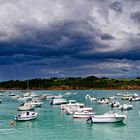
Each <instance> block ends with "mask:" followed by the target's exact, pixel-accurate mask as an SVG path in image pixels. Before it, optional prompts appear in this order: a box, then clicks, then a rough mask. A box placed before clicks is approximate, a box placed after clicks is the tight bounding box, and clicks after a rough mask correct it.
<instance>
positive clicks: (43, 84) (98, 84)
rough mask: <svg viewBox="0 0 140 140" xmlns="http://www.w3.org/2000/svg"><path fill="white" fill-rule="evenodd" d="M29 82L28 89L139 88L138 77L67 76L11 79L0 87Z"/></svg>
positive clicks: (22, 88)
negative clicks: (22, 79) (21, 79)
mask: <svg viewBox="0 0 140 140" xmlns="http://www.w3.org/2000/svg"><path fill="white" fill-rule="evenodd" d="M27 83H29V88H30V89H140V78H139V77H138V78H136V79H110V78H106V77H103V78H97V77H95V76H89V77H85V78H82V77H68V78H56V77H53V78H49V79H45V78H43V79H42V78H39V79H31V80H28V82H27V80H24V81H19V80H15V81H14V80H11V81H5V82H0V89H20V90H26V89H27V87H28V85H27Z"/></svg>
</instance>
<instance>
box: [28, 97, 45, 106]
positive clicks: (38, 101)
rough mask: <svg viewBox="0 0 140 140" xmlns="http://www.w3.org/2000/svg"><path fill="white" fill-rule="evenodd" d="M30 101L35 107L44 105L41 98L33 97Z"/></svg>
mask: <svg viewBox="0 0 140 140" xmlns="http://www.w3.org/2000/svg"><path fill="white" fill-rule="evenodd" d="M29 103H30V104H31V105H33V106H35V107H41V106H42V105H43V102H42V101H41V100H39V99H32V101H30V102H29Z"/></svg>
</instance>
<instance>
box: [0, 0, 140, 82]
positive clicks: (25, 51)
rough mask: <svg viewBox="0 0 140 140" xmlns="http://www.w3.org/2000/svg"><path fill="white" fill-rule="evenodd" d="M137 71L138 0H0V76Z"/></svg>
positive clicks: (105, 74) (126, 74) (121, 75)
mask: <svg viewBox="0 0 140 140" xmlns="http://www.w3.org/2000/svg"><path fill="white" fill-rule="evenodd" d="M89 75H95V76H97V77H111V78H118V77H119V78H125V77H128V78H133V77H137V76H140V0H0V81H4V80H12V79H13V80H16V79H19V80H21V79H22V80H24V79H32V78H48V77H70V76H81V77H85V76H89Z"/></svg>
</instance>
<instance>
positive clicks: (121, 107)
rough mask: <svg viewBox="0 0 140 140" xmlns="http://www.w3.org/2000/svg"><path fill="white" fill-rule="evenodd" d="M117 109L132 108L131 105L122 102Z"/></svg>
mask: <svg viewBox="0 0 140 140" xmlns="http://www.w3.org/2000/svg"><path fill="white" fill-rule="evenodd" d="M119 109H121V110H131V109H133V105H127V104H123V105H120V106H119Z"/></svg>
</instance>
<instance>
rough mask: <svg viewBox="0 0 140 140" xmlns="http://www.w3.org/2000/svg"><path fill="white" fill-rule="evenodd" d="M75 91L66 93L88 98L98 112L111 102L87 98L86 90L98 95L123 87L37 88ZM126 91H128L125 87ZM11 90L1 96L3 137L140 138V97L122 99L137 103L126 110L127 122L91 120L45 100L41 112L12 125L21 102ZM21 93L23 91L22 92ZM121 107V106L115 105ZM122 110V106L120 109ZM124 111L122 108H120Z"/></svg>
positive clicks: (57, 139) (6, 139) (13, 139)
mask: <svg viewBox="0 0 140 140" xmlns="http://www.w3.org/2000/svg"><path fill="white" fill-rule="evenodd" d="M66 92H71V93H72V94H71V95H69V96H66V98H67V99H76V100H77V101H78V102H84V103H85V104H86V105H87V106H92V107H93V108H94V110H95V112H96V113H99V114H102V113H105V112H107V111H109V110H111V108H110V107H109V105H98V104H97V103H95V102H90V101H87V100H85V98H84V97H85V95H86V94H91V95H94V97H96V98H101V97H109V96H113V95H114V94H115V93H118V92H119V91H116V90H76V91H74V90H72V91H36V93H38V94H43V93H51V94H61V93H62V94H63V93H66ZM123 92H124V91H123ZM127 92H129V93H138V94H140V91H127ZM8 94H10V93H9V92H6V93H4V96H1V97H0V99H2V100H3V103H2V104H0V140H2V139H4V140H9V139H10V140H19V139H20V140H25V139H27V140H39V139H41V140H46V139H48V140H78V139H79V140H86V139H87V140H101V139H104V140H112V139H113V140H132V139H133V140H139V139H140V131H139V130H140V116H139V114H138V112H139V111H140V101H138V102H129V101H123V100H120V97H118V100H119V101H120V102H121V103H129V104H133V105H134V109H133V110H130V111H123V113H124V114H127V115H128V117H127V119H125V120H124V122H123V123H109V124H90V123H87V122H86V121H85V120H81V119H80V120H79V119H73V118H72V117H71V116H67V115H66V114H65V113H64V112H62V111H60V109H59V107H58V106H54V107H53V106H50V105H49V101H47V100H45V101H44V105H43V106H42V107H41V108H36V110H35V111H37V112H38V113H39V116H38V118H37V119H36V120H34V121H27V122H15V124H14V126H10V125H9V122H10V120H12V119H13V117H14V116H15V115H16V114H17V113H18V112H17V107H18V106H19V105H20V104H21V103H20V102H18V101H16V100H14V99H11V97H9V96H8ZM17 94H21V93H18V92H17ZM114 110H117V109H114ZM117 111H118V110H117ZM119 112H121V111H119Z"/></svg>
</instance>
